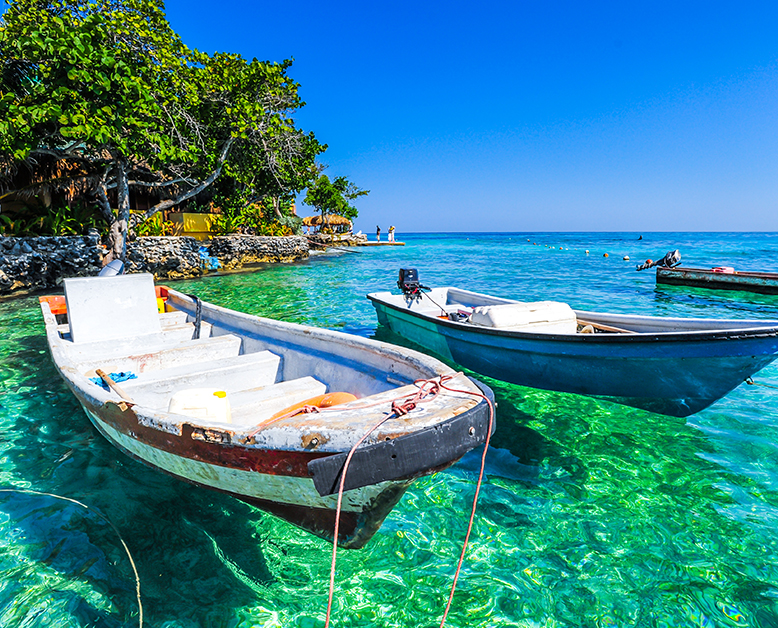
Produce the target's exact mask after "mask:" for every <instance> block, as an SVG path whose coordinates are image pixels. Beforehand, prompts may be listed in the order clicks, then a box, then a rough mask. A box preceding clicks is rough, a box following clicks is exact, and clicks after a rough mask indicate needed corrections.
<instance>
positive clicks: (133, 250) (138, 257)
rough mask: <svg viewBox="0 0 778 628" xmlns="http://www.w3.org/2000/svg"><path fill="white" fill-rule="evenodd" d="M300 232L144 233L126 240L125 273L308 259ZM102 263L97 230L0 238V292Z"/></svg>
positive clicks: (182, 274) (187, 271)
mask: <svg viewBox="0 0 778 628" xmlns="http://www.w3.org/2000/svg"><path fill="white" fill-rule="evenodd" d="M308 251H309V245H308V240H307V239H306V238H304V237H302V236H288V237H270V236H246V235H231V236H217V237H215V238H214V239H213V240H212V241H211V242H210V243H204V242H200V241H198V240H196V239H194V238H190V237H181V236H170V237H144V238H137V239H136V240H134V241H132V242H128V243H127V272H129V273H141V272H148V273H152V274H153V275H154V278H155V279H185V278H190V277H200V276H202V275H204V274H206V273H207V272H210V271H209V270H208V266H209V264H208V263H206V260H207V259H208V258H210V261H211V265H214V264H213V258H216V260H218V265H219V266H220V267H222V268H224V269H229V270H231V269H237V268H241V267H242V266H245V265H247V264H254V263H257V262H291V261H295V260H298V259H303V258H306V257H308ZM102 265H103V247H102V245H101V242H100V237H99V236H98V235H97V234H93V235H86V236H51V237H47V236H41V237H35V238H14V237H0V296H5V295H11V294H24V293H27V292H32V291H35V290H42V289H49V288H56V287H57V286H59V285H60V284H61V283H62V279H63V278H64V277H84V276H91V275H96V274H97V273H99V272H100V269H101V268H102Z"/></svg>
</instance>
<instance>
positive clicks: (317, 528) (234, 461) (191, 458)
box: [74, 391, 412, 549]
mask: <svg viewBox="0 0 778 628" xmlns="http://www.w3.org/2000/svg"><path fill="white" fill-rule="evenodd" d="M74 393H76V396H77V397H79V401H80V402H81V405H82V407H83V408H84V411H85V412H86V414H87V416H88V417H89V419H90V421H91V422H92V424H93V425H94V426H95V428H97V430H98V431H99V432H100V433H101V434H102V435H103V436H104V437H105V438H106V440H108V442H110V443H111V444H112V445H114V446H115V447H116V448H117V449H119V450H121V451H122V452H124V453H125V454H126V455H128V456H129V457H131V458H134V459H135V460H137V461H139V462H142V463H143V464H145V465H147V466H149V467H151V468H153V469H155V470H158V471H162V472H164V473H166V474H168V475H171V476H173V477H176V478H177V479H180V480H184V481H185V482H187V483H189V484H193V485H196V486H200V487H203V488H207V489H211V490H216V491H218V492H221V493H225V494H228V495H231V496H232V497H236V498H238V499H240V500H242V501H244V502H247V503H249V504H252V505H254V506H257V507H259V508H261V509H262V510H265V511H267V512H270V513H272V514H274V515H276V516H278V517H279V518H281V519H284V520H286V521H288V522H289V523H292V524H294V525H297V526H299V527H301V528H304V529H306V530H308V531H309V532H312V533H314V534H316V535H317V536H321V537H323V538H328V539H331V538H332V536H333V532H334V529H335V513H336V511H335V505H336V500H337V496H331V495H330V496H325V497H322V496H321V495H319V493H318V492H317V490H316V488H315V486H314V483H313V480H312V479H311V478H310V477H308V476H307V463H308V462H309V461H310V460H315V459H316V458H318V457H321V456H320V455H317V454H308V453H304V452H302V453H298V452H285V451H275V452H268V451H266V450H256V449H254V450H252V449H248V448H246V449H244V450H241V451H235V448H232V447H231V448H224V447H223V446H221V445H220V444H216V443H207V442H203V441H197V440H195V439H192V438H191V434H182V435H181V436H180V437H175V436H174V435H171V434H167V436H164V437H163V438H162V440H164V441H165V442H164V445H163V444H162V443H161V442H160V432H158V431H157V430H154V429H153V428H148V427H144V426H143V425H142V424H141V423H140V422H139V421H138V420H137V417H136V416H135V414H134V412H133V411H132V409H131V408H130V407H127V406H126V405H124V404H110V403H109V404H105V405H103V406H100V407H97V406H94V405H92V404H90V403H89V401H88V400H86V399H84V398H81V397H80V396H79V395H78V394H77V391H74ZM411 481H412V480H405V481H394V482H383V483H381V484H380V485H373V486H367V487H362V488H358V489H354V490H351V491H349V492H348V493H347V494H346V495H345V496H344V506H343V508H342V511H341V516H340V527H339V534H338V545H340V546H341V547H344V548H350V549H358V548H360V547H362V546H363V545H364V544H365V543H366V542H367V541H368V540H370V538H371V537H372V536H373V534H375V532H376V531H377V530H378V529H379V528H380V526H381V523H382V522H383V520H384V519H385V518H386V516H387V515H388V514H389V512H391V510H392V508H393V507H394V506H395V505H396V504H397V502H399V501H400V499H401V498H402V496H403V494H404V493H405V490H406V489H407V487H408V486H409V485H410V484H411Z"/></svg>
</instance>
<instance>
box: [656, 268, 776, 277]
mask: <svg viewBox="0 0 778 628" xmlns="http://www.w3.org/2000/svg"><path fill="white" fill-rule="evenodd" d="M656 272H657V275H659V274H660V273H662V274H666V273H686V272H692V273H705V274H706V275H712V276H714V277H725V278H726V277H734V278H737V277H753V278H755V279H773V280H775V281H778V273H770V272H760V271H756V270H736V271H734V272H732V273H717V272H715V271H714V270H712V269H711V268H693V267H691V266H673V267H668V266H657V268H656Z"/></svg>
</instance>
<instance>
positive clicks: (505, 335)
mask: <svg viewBox="0 0 778 628" xmlns="http://www.w3.org/2000/svg"><path fill="white" fill-rule="evenodd" d="M369 298H370V299H371V301H372V303H373V305H374V307H375V309H376V312H377V316H378V321H379V323H381V324H382V325H384V326H386V327H387V328H389V329H390V330H391V331H392V332H394V333H396V334H398V335H400V336H403V337H404V338H407V339H408V340H411V341H412V342H414V343H416V344H418V345H420V346H422V347H424V348H425V349H427V350H430V351H432V352H433V353H435V354H437V355H439V356H441V357H443V358H445V359H448V360H451V361H453V362H456V363H458V364H461V365H463V366H465V367H467V368H469V369H472V370H473V371H476V372H478V373H482V374H484V375H487V376H489V377H493V378H495V379H500V380H503V381H507V382H510V383H514V384H520V385H522V386H530V387H533V388H540V389H545V390H554V391H559V392H569V393H577V394H581V395H587V396H592V397H598V398H604V399H608V400H611V401H615V402H617V403H622V404H625V405H629V406H634V407H637V408H643V409H646V410H650V411H652V412H658V413H661V414H667V415H670V416H678V417H685V416H688V415H690V414H694V413H695V412H698V411H700V410H702V409H704V408H706V407H708V406H710V405H711V404H712V403H714V402H715V401H716V400H718V399H720V398H721V397H723V396H724V395H726V394H727V393H728V392H730V391H731V390H733V389H734V388H736V387H737V386H738V385H740V384H741V383H742V382H743V380H744V379H745V378H746V377H748V376H750V375H752V374H753V373H755V372H756V371H758V370H760V369H762V368H764V367H765V366H767V365H768V364H769V363H770V362H772V361H773V360H774V359H775V358H776V353H778V338H776V334H775V332H774V331H773V332H772V333H770V332H769V331H768V332H765V333H764V334H753V335H751V336H748V337H742V338H736V337H733V336H732V335H726V334H725V335H721V336H720V337H716V336H715V335H711V334H696V335H695V334H692V335H684V334H657V335H651V334H607V335H601V334H576V335H570V336H562V335H559V334H527V333H525V334H522V333H512V332H504V331H498V330H484V329H483V328H476V327H474V326H471V325H462V324H459V323H454V322H451V321H448V320H445V319H438V318H432V317H427V316H423V315H419V314H418V313H415V312H412V311H410V310H404V309H402V308H400V307H396V306H394V305H392V304H387V303H384V302H382V301H380V300H378V299H375V298H373V297H372V296H371V297H369ZM663 336H664V337H663Z"/></svg>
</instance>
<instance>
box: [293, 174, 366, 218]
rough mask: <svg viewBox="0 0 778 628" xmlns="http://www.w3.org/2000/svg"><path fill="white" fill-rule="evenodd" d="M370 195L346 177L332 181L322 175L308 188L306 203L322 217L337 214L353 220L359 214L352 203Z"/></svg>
mask: <svg viewBox="0 0 778 628" xmlns="http://www.w3.org/2000/svg"><path fill="white" fill-rule="evenodd" d="M369 193H370V190H360V189H359V188H358V187H357V186H356V185H354V184H353V183H351V181H349V180H348V179H347V178H346V177H335V178H334V179H333V180H332V181H330V179H329V177H328V176H327V175H325V174H320V175H319V176H318V177H317V179H316V180H315V181H314V182H313V183H312V184H310V185H309V186H308V192H307V193H306V195H305V201H304V202H305V204H306V205H310V206H311V207H313V208H314V209H316V211H319V212H321V215H322V216H326V215H328V214H337V215H338V216H343V217H345V218H348V219H349V220H353V219H354V218H356V217H357V214H358V213H359V212H358V211H357V208H356V207H354V206H353V205H351V201H353V200H354V199H357V198H359V197H360V196H367V195H368V194H369Z"/></svg>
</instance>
